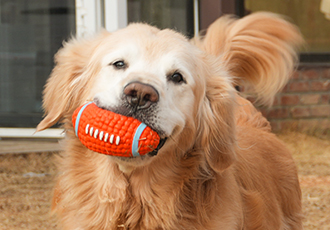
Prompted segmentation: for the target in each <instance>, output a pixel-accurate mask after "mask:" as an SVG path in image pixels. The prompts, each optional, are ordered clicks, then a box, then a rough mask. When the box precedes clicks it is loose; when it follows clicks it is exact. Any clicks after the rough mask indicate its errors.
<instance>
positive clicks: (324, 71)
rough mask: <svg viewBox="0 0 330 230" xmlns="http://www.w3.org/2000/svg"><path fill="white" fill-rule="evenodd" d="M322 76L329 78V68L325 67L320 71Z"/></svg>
mask: <svg viewBox="0 0 330 230" xmlns="http://www.w3.org/2000/svg"><path fill="white" fill-rule="evenodd" d="M322 78H325V79H330V68H326V69H324V70H323V71H322Z"/></svg>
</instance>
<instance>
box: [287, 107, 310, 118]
mask: <svg viewBox="0 0 330 230" xmlns="http://www.w3.org/2000/svg"><path fill="white" fill-rule="evenodd" d="M291 115H292V117H294V118H302V117H310V115H311V114H310V111H309V108H308V107H294V108H292V109H291Z"/></svg>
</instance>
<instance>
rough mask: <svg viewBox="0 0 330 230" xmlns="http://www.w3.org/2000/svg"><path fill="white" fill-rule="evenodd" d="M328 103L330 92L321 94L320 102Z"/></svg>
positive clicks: (329, 101)
mask: <svg viewBox="0 0 330 230" xmlns="http://www.w3.org/2000/svg"><path fill="white" fill-rule="evenodd" d="M329 103H330V94H323V95H321V104H329Z"/></svg>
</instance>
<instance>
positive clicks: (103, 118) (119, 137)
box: [72, 102, 160, 157]
mask: <svg viewBox="0 0 330 230" xmlns="http://www.w3.org/2000/svg"><path fill="white" fill-rule="evenodd" d="M72 123H73V127H74V129H75V133H76V136H77V137H78V138H79V140H80V141H81V142H82V143H83V144H84V145H85V146H86V147H87V148H88V149H90V150H93V151H95V152H98V153H103V154H107V155H112V156H120V157H136V156H142V155H145V154H147V153H149V152H152V151H153V150H156V149H157V146H158V144H159V142H160V137H159V135H158V134H157V133H156V132H155V131H153V130H152V129H151V128H150V127H148V126H147V125H146V124H144V123H142V122H140V121H139V120H137V119H134V118H132V117H126V116H123V115H120V114H116V113H114V112H111V111H109V110H105V109H101V108H99V107H98V106H97V105H96V104H94V103H92V102H90V103H87V104H85V105H82V106H81V107H79V108H78V109H76V110H75V112H74V113H73V115H72Z"/></svg>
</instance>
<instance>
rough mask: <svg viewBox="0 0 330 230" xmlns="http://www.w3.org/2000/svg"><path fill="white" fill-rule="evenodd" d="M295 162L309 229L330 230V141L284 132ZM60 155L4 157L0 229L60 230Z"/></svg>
mask: <svg viewBox="0 0 330 230" xmlns="http://www.w3.org/2000/svg"><path fill="white" fill-rule="evenodd" d="M279 137H280V139H282V140H283V141H284V142H285V143H286V144H287V145H288V147H289V148H290V149H291V151H292V153H293V156H294V158H295V160H296V163H297V166H298V170H299V178H300V182H301V188H302V193H303V209H304V215H305V219H304V226H305V229H306V230H312V229H313V230H316V229H324V230H326V229H330V217H329V216H330V140H329V139H327V138H325V137H324V138H316V137H313V136H308V135H305V134H301V133H293V132H292V133H286V134H280V135H279ZM55 155H56V153H24V154H4V155H0V229H3V230H7V229H8V230H9V229H10V230H15V229H38V230H40V229H48V230H51V229H56V228H57V225H56V220H55V218H54V217H51V216H50V199H51V195H52V187H53V185H54V182H53V179H54V175H55V174H56V167H55V166H54V163H53V162H54V156H55Z"/></svg>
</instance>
